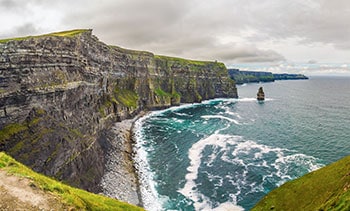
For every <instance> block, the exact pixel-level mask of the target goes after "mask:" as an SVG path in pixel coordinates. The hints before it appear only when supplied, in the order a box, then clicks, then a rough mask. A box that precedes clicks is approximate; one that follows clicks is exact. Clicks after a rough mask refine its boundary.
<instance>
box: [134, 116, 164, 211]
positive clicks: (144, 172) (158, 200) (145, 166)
mask: <svg viewBox="0 0 350 211" xmlns="http://www.w3.org/2000/svg"><path fill="white" fill-rule="evenodd" d="M148 117H149V116H144V117H142V118H140V119H139V120H137V121H136V122H135V125H134V134H135V139H136V143H135V146H134V152H135V156H134V159H135V161H136V162H135V167H136V169H137V171H138V176H139V181H140V192H141V197H142V201H143V206H144V208H145V209H146V210H154V211H158V210H163V208H162V207H163V203H164V202H165V201H167V197H165V196H160V195H159V194H158V192H157V190H156V185H157V183H156V181H155V180H154V174H153V173H152V171H151V169H150V166H149V163H148V160H147V150H146V149H145V148H144V147H143V143H144V142H145V140H143V138H142V137H143V135H142V130H141V127H142V125H143V122H144V120H145V119H146V118H148Z"/></svg>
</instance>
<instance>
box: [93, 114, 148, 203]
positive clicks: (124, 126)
mask: <svg viewBox="0 0 350 211" xmlns="http://www.w3.org/2000/svg"><path fill="white" fill-rule="evenodd" d="M146 114H147V112H140V113H139V114H138V115H137V116H135V117H134V118H132V119H125V120H122V121H121V122H115V123H113V126H112V127H111V128H110V129H109V130H108V131H106V133H105V134H104V135H105V138H106V140H107V145H108V149H107V153H106V157H105V159H106V164H105V169H106V170H105V173H104V175H103V176H102V179H101V182H100V184H99V186H100V187H101V189H102V191H101V194H103V195H105V196H108V197H111V198H115V199H118V200H120V201H125V202H128V203H131V204H134V205H137V206H140V207H143V202H142V196H141V191H140V182H139V175H138V172H137V169H136V167H135V162H134V151H133V145H134V143H135V139H134V132H133V129H134V123H135V122H136V121H137V120H138V119H139V118H141V117H142V116H144V115H146Z"/></svg>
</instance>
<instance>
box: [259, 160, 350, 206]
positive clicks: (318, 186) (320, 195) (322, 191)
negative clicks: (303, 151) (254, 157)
mask: <svg viewBox="0 0 350 211" xmlns="http://www.w3.org/2000/svg"><path fill="white" fill-rule="evenodd" d="M252 210H253V211H254V210H255V211H256V210H350V156H348V157H345V158H343V159H341V160H339V161H337V162H335V163H332V164H330V165H328V166H326V167H323V168H321V169H319V170H317V171H314V172H311V173H309V174H306V175H305V176H303V177H301V178H298V179H296V180H293V181H290V182H287V183H285V184H284V185H282V186H281V187H279V188H277V189H275V190H273V191H271V192H270V193H269V194H267V195H266V196H265V197H264V198H263V199H262V200H261V201H260V202H259V203H258V204H257V205H256V206H255V207H254V208H253V209H252Z"/></svg>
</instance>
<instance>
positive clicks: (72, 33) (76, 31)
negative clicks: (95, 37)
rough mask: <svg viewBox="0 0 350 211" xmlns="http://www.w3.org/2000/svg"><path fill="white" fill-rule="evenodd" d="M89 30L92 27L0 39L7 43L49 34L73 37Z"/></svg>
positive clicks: (0, 41)
mask: <svg viewBox="0 0 350 211" xmlns="http://www.w3.org/2000/svg"><path fill="white" fill-rule="evenodd" d="M87 31H90V29H74V30H69V31H62V32H53V33H50V34H44V35H37V36H26V37H15V38H8V39H2V40H0V43H6V42H9V41H13V40H16V41H20V40H25V39H30V38H41V37H48V36H58V37H72V36H75V35H77V34H81V33H83V32H87Z"/></svg>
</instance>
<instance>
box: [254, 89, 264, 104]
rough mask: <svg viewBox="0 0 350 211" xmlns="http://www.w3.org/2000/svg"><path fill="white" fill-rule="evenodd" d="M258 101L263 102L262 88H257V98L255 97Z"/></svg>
mask: <svg viewBox="0 0 350 211" xmlns="http://www.w3.org/2000/svg"><path fill="white" fill-rule="evenodd" d="M256 98H257V99H258V100H259V101H261V100H265V93H264V90H263V88H262V87H260V88H259V90H258V94H257V97H256Z"/></svg>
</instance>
